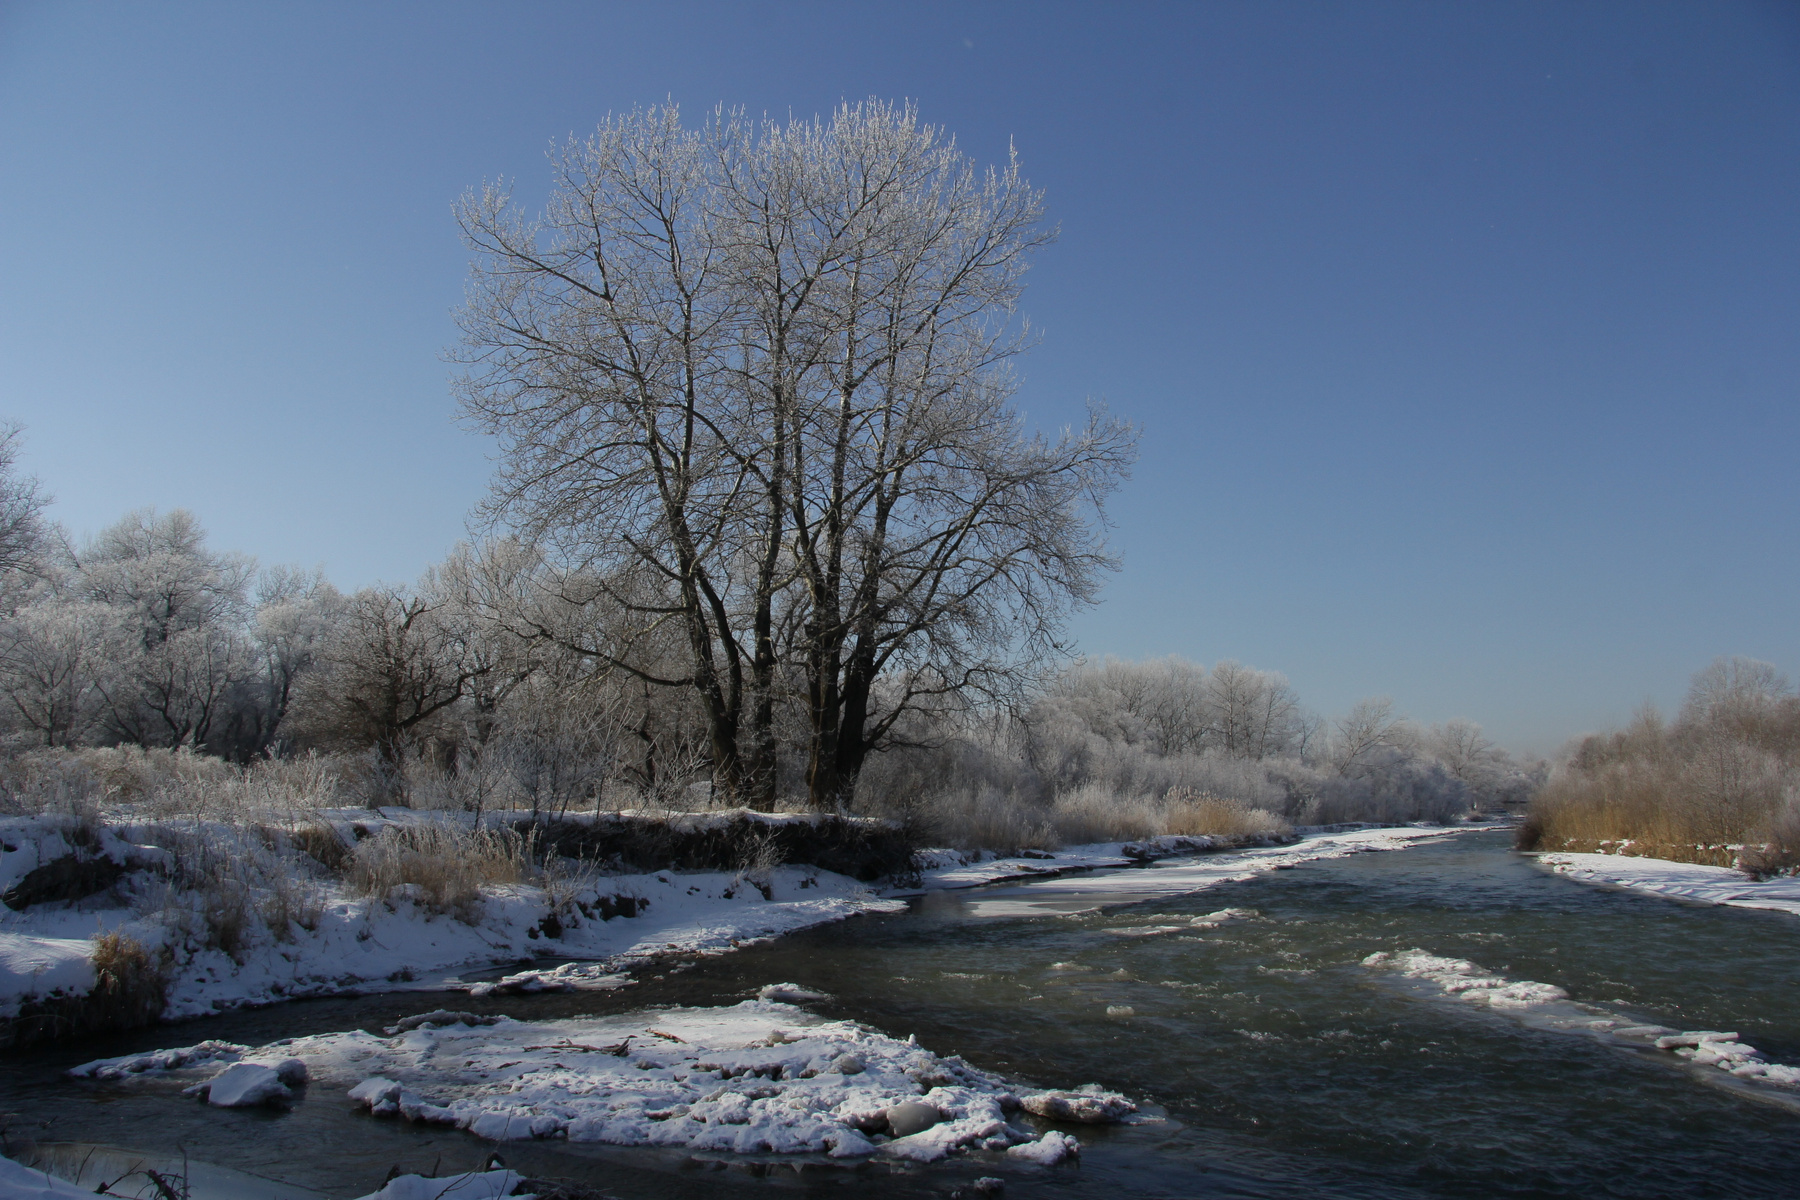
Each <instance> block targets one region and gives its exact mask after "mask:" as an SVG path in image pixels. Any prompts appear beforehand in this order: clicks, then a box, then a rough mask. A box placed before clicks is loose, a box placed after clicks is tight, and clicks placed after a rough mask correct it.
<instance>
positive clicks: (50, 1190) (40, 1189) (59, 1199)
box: [0, 1158, 94, 1200]
mask: <svg viewBox="0 0 1800 1200" xmlns="http://www.w3.org/2000/svg"><path fill="white" fill-rule="evenodd" d="M0 1196H5V1197H6V1200H76V1198H77V1197H80V1198H81V1200H94V1193H93V1192H91V1191H89V1190H88V1189H87V1188H84V1187H76V1186H75V1185H74V1184H72V1183H68V1182H65V1181H64V1180H61V1179H58V1178H57V1177H56V1176H54V1175H49V1174H46V1173H44V1172H43V1171H34V1170H32V1169H31V1168H30V1167H28V1166H26V1165H24V1164H23V1163H17V1162H14V1161H13V1160H12V1159H10V1158H0Z"/></svg>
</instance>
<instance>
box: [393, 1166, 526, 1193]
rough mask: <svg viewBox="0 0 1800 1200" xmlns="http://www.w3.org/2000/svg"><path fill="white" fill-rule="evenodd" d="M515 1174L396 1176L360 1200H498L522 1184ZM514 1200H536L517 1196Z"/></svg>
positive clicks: (497, 1172)
mask: <svg viewBox="0 0 1800 1200" xmlns="http://www.w3.org/2000/svg"><path fill="white" fill-rule="evenodd" d="M524 1178H525V1177H524V1176H523V1175H520V1174H519V1173H518V1172H517V1171H470V1172H468V1173H467V1174H463V1175H444V1176H435V1177H434V1176H425V1175H396V1176H395V1177H394V1178H392V1179H390V1180H388V1182H387V1185H386V1186H385V1187H383V1188H382V1189H381V1190H380V1191H379V1192H370V1193H369V1194H368V1195H367V1196H364V1197H362V1198H361V1200H500V1197H502V1196H511V1195H512V1191H513V1189H514V1188H516V1187H518V1186H519V1184H520V1183H521V1182H523V1181H524ZM516 1200H536V1198H535V1197H534V1196H520V1197H517V1198H516Z"/></svg>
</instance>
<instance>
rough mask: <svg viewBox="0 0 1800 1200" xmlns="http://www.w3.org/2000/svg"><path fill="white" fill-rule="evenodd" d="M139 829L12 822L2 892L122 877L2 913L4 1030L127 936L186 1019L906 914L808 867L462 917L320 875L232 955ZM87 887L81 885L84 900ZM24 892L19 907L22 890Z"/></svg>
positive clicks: (575, 884)
mask: <svg viewBox="0 0 1800 1200" xmlns="http://www.w3.org/2000/svg"><path fill="white" fill-rule="evenodd" d="M403 815H410V814H403ZM365 816H367V814H365ZM133 834H136V836H138V837H142V836H144V835H143V834H142V833H139V832H138V831H136V830H134V829H132V828H131V827H130V826H128V825H118V826H113V825H101V826H100V827H99V828H98V829H97V830H95V829H94V828H93V827H91V826H82V825H76V824H73V823H72V822H70V821H69V820H68V819H67V818H57V817H45V818H13V819H10V820H7V821H3V822H0V848H3V849H0V891H6V890H7V889H9V888H18V887H19V885H20V882H21V881H23V880H27V879H32V878H39V879H41V878H42V877H43V875H44V873H45V868H46V867H51V868H55V867H57V866H58V865H59V864H74V865H73V866H72V867H70V868H69V869H68V870H66V871H65V872H64V873H65V874H73V873H74V872H75V871H77V870H80V871H86V872H87V873H88V874H89V875H91V876H92V877H93V881H97V880H100V879H101V878H102V877H104V879H105V880H106V884H105V886H103V887H97V888H94V889H93V890H92V892H91V894H88V895H83V896H80V897H79V898H77V899H73V900H54V899H52V900H41V901H38V902H32V903H29V904H26V905H25V906H24V907H23V908H22V910H15V909H14V908H13V907H11V902H9V904H8V906H5V907H0V1018H6V1017H13V1016H17V1015H18V1014H19V1013H20V1012H21V1010H22V1009H23V1010H25V1011H28V1012H29V1011H31V1010H32V1009H33V1008H34V1007H36V1008H42V1007H43V1006H44V1005H45V1004H46V1003H50V1004H54V1003H57V1002H59V1001H67V1000H70V999H73V998H77V997H80V996H83V995H85V994H86V993H88V992H89V990H90V989H92V988H93V987H94V986H95V982H96V978H97V974H96V963H95V955H96V952H97V951H98V952H101V953H102V954H104V953H105V950H104V949H103V948H102V947H101V945H100V944H99V942H98V940H97V939H98V938H99V936H100V935H109V934H110V935H120V936H122V937H123V938H126V939H129V941H130V943H132V944H135V945H136V946H138V947H141V948H142V950H143V952H144V953H145V955H146V956H147V957H148V958H149V959H150V960H153V961H156V962H157V963H158V964H159V967H160V970H161V972H162V974H163V977H164V980H165V983H166V993H165V1004H164V1006H163V1008H162V1016H163V1017H164V1018H166V1019H171V1020H174V1019H180V1018H185V1017H193V1016H201V1015H205V1014H207V1013H211V1012H218V1011H222V1010H227V1009H231V1008H237V1007H242V1006H246V1005H258V1004H268V1003H274V1002H277V1001H280V1000H288V999H297V998H302V997H309V996H321V995H342V994H350V993H356V992H368V991H378V990H401V989H405V990H444V989H451V990H455V989H468V988H471V987H474V988H482V987H489V986H492V985H491V984H471V983H465V982H464V981H463V980H462V979H460V978H458V976H459V975H470V974H478V973H481V972H483V971H489V970H492V969H494V968H503V967H507V966H517V967H529V966H530V965H531V964H532V963H533V962H535V961H536V960H538V959H548V960H550V961H551V962H552V963H555V962H556V961H558V960H567V959H577V960H582V961H583V964H584V965H583V966H581V967H579V968H574V969H569V968H565V969H563V970H561V971H560V972H558V973H555V974H554V976H551V975H550V973H549V972H548V971H544V972H531V971H527V972H521V973H519V974H518V975H517V976H516V977H515V978H513V979H511V980H510V981H507V982H506V983H505V984H504V986H507V987H512V988H539V989H541V988H545V987H554V988H571V987H578V986H613V985H616V984H617V983H619V982H622V980H623V977H622V976H620V975H619V972H622V971H625V970H628V969H629V968H632V967H636V966H641V965H643V964H646V963H649V962H653V961H657V960H660V959H663V958H668V957H684V956H696V955H708V954H717V953H722V952H725V951H728V950H730V949H732V948H733V947H734V946H737V945H741V944H743V943H744V942H746V941H753V940H757V939H761V938H767V937H773V936H776V935H779V934H783V933H788V932H792V931H794V930H796V929H804V928H806V927H808V926H812V925H818V924H821V923H824V922H828V921H837V920H842V919H844V918H845V917H850V916H854V915H856V914H859V913H868V912H888V911H895V910H899V909H903V908H904V907H905V904H904V902H902V901H899V900H895V899H890V898H884V897H882V896H880V895H878V894H877V891H876V889H875V888H874V887H872V886H871V885H868V884H864V883H859V882H858V881H856V880H854V879H850V878H848V877H846V876H843V875H837V874H833V873H831V872H828V871H820V870H817V869H814V868H812V867H808V866H779V867H769V868H766V869H757V870H745V871H735V872H731V871H691V872H688V871H683V872H675V871H666V870H665V871H655V872H650V873H642V874H598V873H593V872H591V871H585V872H584V871H580V870H572V871H570V872H567V873H564V874H563V875H562V876H561V877H560V878H557V879H545V880H543V881H541V885H540V884H525V883H520V884H503V885H494V884H490V885H487V886H485V887H483V888H482V889H481V892H480V896H479V899H478V900H476V901H475V902H473V903H468V904H462V905H459V906H457V907H456V908H455V909H454V910H452V911H444V910H443V908H442V906H439V905H434V904H432V903H431V902H430V898H429V897H428V896H427V895H426V894H425V893H424V892H423V891H422V889H420V888H418V887H417V886H416V885H412V884H403V885H400V886H399V887H396V888H394V889H392V890H390V891H388V892H387V894H386V895H385V896H382V897H373V896H367V895H357V894H355V893H354V892H353V891H352V890H351V889H350V888H349V886H348V885H347V884H346V883H345V882H344V881H342V880H333V879H329V878H318V879H309V880H305V881H303V884H304V887H305V904H306V911H302V912H296V913H295V915H294V918H293V919H291V920H283V921H280V922H278V923H276V924H275V925H273V926H267V927H265V925H264V924H263V923H262V922H261V921H260V920H257V919H246V920H244V921H243V922H242V924H241V925H240V926H239V927H238V928H237V929H236V931H235V942H234V944H231V945H229V946H227V945H221V944H219V943H220V941H221V940H222V939H221V938H220V936H219V931H218V928H217V925H218V922H217V918H216V917H213V916H210V915H209V914H207V913H206V912H205V911H203V906H204V905H206V904H207V903H209V902H210V901H209V898H208V897H206V896H205V895H204V894H200V893H192V894H177V893H174V892H173V891H172V890H171V889H169V888H168V887H167V886H166V885H165V884H163V883H162V882H161V879H160V877H159V874H158V869H159V866H160V864H161V862H162V861H163V859H165V858H166V857H167V852H166V851H164V850H162V849H161V848H160V847H158V846H154V845H145V844H140V843H139V842H137V841H134V840H132V835H133ZM365 836H368V835H365ZM34 872H36V875H35V876H34V874H33V873H34ZM89 882H92V881H89ZM81 886H83V881H82V880H80V879H76V880H74V882H73V884H72V888H73V889H79V888H80V887H81ZM40 890H43V889H42V888H41V887H40ZM9 895H10V896H12V897H13V900H14V901H17V893H16V892H11V893H9Z"/></svg>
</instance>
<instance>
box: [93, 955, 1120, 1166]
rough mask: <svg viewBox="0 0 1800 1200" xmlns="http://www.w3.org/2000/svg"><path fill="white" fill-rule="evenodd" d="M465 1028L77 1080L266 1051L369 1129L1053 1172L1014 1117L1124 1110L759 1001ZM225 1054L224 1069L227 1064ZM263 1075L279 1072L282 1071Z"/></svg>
mask: <svg viewBox="0 0 1800 1200" xmlns="http://www.w3.org/2000/svg"><path fill="white" fill-rule="evenodd" d="M776 986H777V987H780V988H787V987H791V986H792V985H776ZM795 990H796V991H802V990H804V989H798V988H796V989H795ZM469 1015H470V1014H465V1013H455V1012H449V1011H445V1010H440V1011H438V1012H436V1013H430V1014H425V1017H427V1018H430V1019H427V1020H422V1021H419V1022H417V1023H414V1022H412V1021H410V1020H409V1021H403V1022H401V1023H400V1024H399V1025H396V1026H392V1027H390V1029H391V1031H392V1032H391V1035H390V1036H387V1037H376V1036H374V1035H373V1034H370V1033H366V1032H363V1031H361V1030H358V1031H354V1032H348V1033H335V1034H324V1035H320V1036H315V1037H306V1038H297V1039H292V1040H288V1041H285V1042H283V1043H280V1044H279V1045H278V1046H271V1047H268V1048H265V1049H263V1050H260V1051H252V1050H250V1049H249V1048H247V1047H229V1048H228V1049H227V1048H222V1047H215V1048H214V1049H212V1050H205V1051H203V1050H202V1049H201V1048H200V1047H188V1048H185V1049H181V1050H168V1051H159V1052H158V1053H157V1054H154V1055H137V1056H133V1057H132V1058H130V1059H129V1060H125V1059H108V1060H101V1061H98V1062H94V1063H88V1064H85V1065H84V1066H82V1067H78V1068H76V1070H75V1072H74V1073H75V1074H77V1075H81V1076H85V1077H89V1078H105V1079H112V1078H123V1077H126V1076H129V1075H132V1074H142V1073H144V1072H146V1071H159V1070H166V1071H181V1070H195V1071H205V1070H209V1069H217V1068H220V1067H223V1068H224V1071H223V1072H221V1073H218V1074H215V1075H214V1076H210V1077H209V1078H208V1079H207V1080H203V1081H201V1082H200V1083H197V1084H196V1085H195V1087H196V1088H198V1087H200V1086H205V1085H207V1084H210V1085H211V1087H212V1088H214V1089H215V1090H216V1089H217V1088H218V1087H219V1086H220V1084H221V1082H222V1081H225V1079H226V1073H228V1072H229V1071H231V1070H235V1069H236V1067H237V1065H239V1064H242V1063H245V1062H247V1061H249V1057H254V1058H256V1059H263V1060H268V1059H271V1058H272V1056H273V1055H274V1054H275V1052H277V1051H278V1052H279V1054H280V1056H281V1057H282V1058H284V1059H285V1058H292V1059H297V1060H300V1062H303V1063H304V1068H305V1070H306V1071H307V1073H308V1074H309V1075H310V1077H311V1079H312V1080H313V1086H314V1087H315V1088H317V1087H321V1086H329V1085H332V1084H338V1085H354V1086H350V1087H349V1096H350V1099H351V1100H352V1101H354V1102H355V1103H357V1104H359V1105H362V1106H364V1107H365V1108H367V1109H368V1110H369V1111H370V1112H371V1113H372V1114H374V1115H376V1116H387V1117H396V1118H400V1119H404V1120H409V1121H420V1122H428V1123H432V1124H441V1125H449V1126H454V1127H457V1128H460V1129H465V1130H467V1131H468V1132H470V1133H472V1134H474V1135H475V1136H477V1137H482V1138H487V1139H492V1140H496V1141H504V1140H514V1139H523V1138H567V1139H569V1140H570V1141H588V1142H606V1143H611V1144H614V1145H654V1146H681V1147H687V1148H690V1149H694V1150H714V1151H733V1152H738V1153H776V1154H788V1153H826V1154H829V1155H832V1156H834V1157H844V1158H847V1157H857V1156H862V1155H870V1154H882V1155H886V1156H891V1157H896V1158H903V1159H909V1160H912V1161H917V1162H934V1161H937V1160H939V1159H942V1158H944V1157H946V1156H948V1155H949V1154H952V1153H955V1152H957V1151H959V1150H964V1149H969V1148H980V1149H983V1150H989V1151H1003V1150H1004V1151H1013V1150H1018V1151H1019V1153H1018V1154H1016V1155H1015V1156H1014V1157H1018V1158H1022V1159H1025V1160H1028V1161H1032V1162H1041V1163H1054V1162H1059V1161H1061V1160H1062V1159H1064V1158H1067V1157H1069V1156H1070V1155H1072V1154H1075V1153H1077V1152H1078V1151H1079V1143H1078V1142H1076V1141H1075V1140H1074V1139H1073V1138H1072V1137H1069V1136H1068V1135H1066V1134H1063V1133H1060V1132H1056V1131H1051V1132H1049V1133H1044V1134H1040V1133H1039V1132H1037V1131H1036V1130H1033V1129H1029V1128H1026V1127H1024V1126H1022V1125H1019V1124H1017V1123H1015V1121H1014V1117H1015V1115H1016V1114H1018V1113H1019V1112H1021V1111H1024V1112H1027V1113H1033V1114H1036V1115H1039V1116H1042V1117H1046V1118H1048V1119H1052V1120H1059V1121H1071V1122H1078V1123H1099V1122H1104V1121H1117V1120H1121V1119H1124V1118H1125V1117H1126V1116H1127V1115H1128V1114H1129V1113H1131V1112H1134V1111H1136V1109H1135V1106H1134V1105H1133V1104H1132V1103H1131V1102H1130V1101H1129V1100H1127V1099H1125V1098H1124V1097H1123V1096H1119V1095H1117V1094H1116V1093H1111V1092H1106V1091H1103V1090H1101V1089H1099V1088H1098V1087H1096V1086H1090V1087H1088V1088H1086V1089H1082V1090H1080V1091H1074V1092H1047V1091H1038V1090H1032V1089H1020V1088H1017V1087H1015V1086H1014V1085H1011V1084H1008V1083H1007V1082H1006V1081H1004V1080H1002V1079H1000V1078H998V1077H997V1076H994V1075H990V1074H988V1073H986V1072H984V1071H981V1070H978V1069H976V1068H975V1067H972V1066H970V1065H969V1064H968V1063H966V1062H964V1061H963V1060H962V1059H961V1058H959V1057H955V1056H950V1057H941V1056H939V1055H936V1054H933V1053H931V1052H929V1051H927V1050H924V1049H922V1048H920V1047H919V1045H918V1043H917V1041H916V1039H913V1038H908V1039H906V1040H904V1041H902V1040H900V1039H897V1038H893V1037H888V1036H886V1035H884V1034H880V1033H876V1032H873V1031H871V1030H868V1029H865V1028H863V1027H862V1026H859V1025H857V1024H855V1023H853V1022H849V1021H827V1020H823V1019H821V1018H820V1017H818V1016H816V1015H814V1014H812V1013H809V1012H807V1011H806V1010H804V1009H801V1008H797V1007H795V1006H793V1005H791V1004H786V1003H781V1002H777V1001H772V1000H747V1001H745V1002H743V1003H742V1004H738V1005H734V1006H731V1007H726V1008H675V1009H664V1010H653V1011H649V1012H640V1013H636V1014H630V1015H625V1016H619V1017H599V1018H579V1019H570V1020H555V1021H516V1020H512V1019H510V1018H500V1019H499V1020H497V1021H494V1022H493V1023H492V1024H470V1023H466V1022H465V1020H464V1018H466V1017H468V1016H469ZM477 1020H478V1021H485V1018H477ZM403 1027H404V1028H403ZM246 1056H249V1057H246ZM228 1057H234V1058H235V1059H236V1063H234V1064H227V1063H226V1059H227V1058H228ZM260 1067H261V1069H263V1070H269V1071H271V1072H277V1073H278V1072H279V1070H280V1069H281V1064H280V1063H279V1062H274V1061H264V1062H262V1063H260Z"/></svg>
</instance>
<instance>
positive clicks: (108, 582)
mask: <svg viewBox="0 0 1800 1200" xmlns="http://www.w3.org/2000/svg"><path fill="white" fill-rule="evenodd" d="M75 566H76V580H77V582H76V587H77V589H78V591H79V594H80V595H81V596H82V597H83V598H84V599H86V600H87V601H88V602H90V603H92V604H95V605H98V606H101V607H102V609H103V610H105V611H106V612H107V613H109V614H110V617H111V622H112V630H111V641H112V644H113V647H114V651H113V653H114V659H113V669H112V670H110V671H108V672H106V673H105V674H103V675H102V676H101V677H100V681H99V683H98V690H99V691H100V694H101V697H102V719H103V721H104V723H105V725H106V727H107V728H108V729H109V730H110V732H111V735H112V736H113V737H114V738H116V739H117V740H120V741H126V742H135V743H137V744H139V745H144V746H198V745H203V744H205V743H206V742H207V740H208V738H209V736H210V735H211V734H212V732H213V729H214V725H215V722H217V721H219V719H220V718H221V717H222V716H224V715H225V712H226V708H227V705H228V698H229V697H230V696H231V694H232V692H233V691H234V689H236V688H237V686H238V685H239V684H241V683H242V682H244V681H245V680H246V679H247V678H249V676H250V675H251V673H252V672H253V671H254V670H255V666H256V655H255V650H254V647H253V646H252V645H251V643H250V640H249V638H248V637H247V636H246V630H245V626H246V622H247V621H248V619H249V615H250V603H249V595H248V593H249V587H250V582H251V579H252V578H253V576H254V574H255V570H256V565H255V563H254V561H253V560H251V559H250V558H248V557H247V556H245V555H241V554H229V553H217V552H214V551H211V550H209V549H208V548H207V547H206V534H205V531H204V530H202V529H201V527H200V524H199V522H198V521H196V520H195V519H194V516H193V514H192V513H189V512H186V511H185V510H182V509H176V510H174V511H172V512H170V513H167V514H162V515H159V514H158V513H157V512H156V511H155V510H154V509H140V510H138V511H136V512H133V513H130V514H128V515H127V516H126V517H125V518H124V519H123V520H121V521H119V522H118V523H117V524H115V525H112V526H110V527H109V528H107V529H105V530H103V531H102V532H101V533H100V534H99V536H98V537H96V538H95V539H94V540H93V542H92V543H90V544H89V545H88V546H86V547H84V548H83V549H82V550H81V551H80V553H79V554H78V555H77V557H76V564H75Z"/></svg>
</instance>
